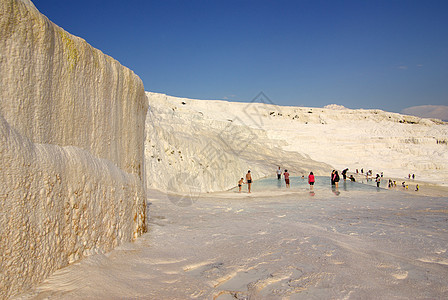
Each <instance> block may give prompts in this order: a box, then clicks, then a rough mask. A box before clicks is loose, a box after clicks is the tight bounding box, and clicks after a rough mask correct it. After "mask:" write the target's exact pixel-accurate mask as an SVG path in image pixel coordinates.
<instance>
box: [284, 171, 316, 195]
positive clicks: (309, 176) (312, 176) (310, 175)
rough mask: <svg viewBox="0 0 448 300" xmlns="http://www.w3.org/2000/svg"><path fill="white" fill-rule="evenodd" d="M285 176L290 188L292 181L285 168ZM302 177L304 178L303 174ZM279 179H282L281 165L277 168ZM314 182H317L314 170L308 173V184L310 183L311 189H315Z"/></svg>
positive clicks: (287, 185)
mask: <svg viewBox="0 0 448 300" xmlns="http://www.w3.org/2000/svg"><path fill="white" fill-rule="evenodd" d="M283 176H284V177H285V184H286V187H287V188H289V187H290V186H291V185H290V181H289V173H288V170H286V169H285V172H283ZM302 178H303V176H302ZM277 179H278V180H281V179H282V170H281V168H280V167H278V169H277ZM314 182H315V179H314V174H313V172H310V174H309V175H308V184H309V185H310V190H313V186H314Z"/></svg>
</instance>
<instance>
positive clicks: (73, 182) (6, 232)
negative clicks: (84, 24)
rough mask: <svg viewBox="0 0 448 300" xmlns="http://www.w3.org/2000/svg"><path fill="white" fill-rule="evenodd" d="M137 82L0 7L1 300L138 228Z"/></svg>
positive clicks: (84, 47)
mask: <svg viewBox="0 0 448 300" xmlns="http://www.w3.org/2000/svg"><path fill="white" fill-rule="evenodd" d="M147 108H148V105H147V98H146V96H145V92H144V88H143V84H142V82H141V80H140V79H139V78H138V77H137V76H136V75H135V74H134V73H133V72H132V71H131V70H129V69H127V68H125V67H123V66H122V65H120V64H119V63H118V62H117V61H116V60H114V59H113V58H111V57H109V56H106V55H104V54H103V53H102V52H101V51H99V50H97V49H94V48H92V47H91V46H90V45H88V44H87V43H86V42H85V41H84V40H82V39H80V38H78V37H75V36H72V35H70V34H69V33H67V32H66V31H64V30H63V29H62V28H60V27H58V26H56V25H55V24H53V23H52V22H50V21H49V20H48V19H47V18H46V17H45V16H43V15H42V14H40V13H39V11H38V10H37V9H36V8H35V7H34V5H33V4H32V3H31V2H29V1H26V0H0V137H1V141H0V236H1V238H0V283H1V284H0V298H7V297H10V296H13V295H16V294H18V293H20V291H23V290H24V289H26V288H28V287H30V286H31V285H34V284H36V283H38V282H40V281H42V280H43V279H44V278H45V277H46V276H47V275H49V274H51V273H52V272H53V271H55V270H56V269H58V268H61V267H63V266H65V265H67V264H69V263H70V262H73V261H76V260H77V259H79V258H81V257H83V256H85V255H88V254H90V253H95V252H103V251H108V250H110V249H112V248H113V247H115V246H117V245H119V244H120V243H122V242H125V241H130V240H132V239H133V238H135V237H136V236H138V235H140V234H142V233H143V232H144V231H145V230H146V227H145V211H146V207H145V200H146V199H145V190H146V188H145V184H144V182H145V174H144V136H145V133H144V130H145V117H146V111H147Z"/></svg>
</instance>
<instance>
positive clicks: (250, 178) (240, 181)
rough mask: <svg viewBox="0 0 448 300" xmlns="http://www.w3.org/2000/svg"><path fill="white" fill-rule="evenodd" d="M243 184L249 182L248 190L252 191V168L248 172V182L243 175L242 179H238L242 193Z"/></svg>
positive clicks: (239, 189)
mask: <svg viewBox="0 0 448 300" xmlns="http://www.w3.org/2000/svg"><path fill="white" fill-rule="evenodd" d="M243 184H247V191H248V193H250V189H251V187H252V174H250V170H249V171H247V174H246V182H244V178H243V177H241V179H240V180H239V181H238V191H239V192H240V193H241V188H242V186H243Z"/></svg>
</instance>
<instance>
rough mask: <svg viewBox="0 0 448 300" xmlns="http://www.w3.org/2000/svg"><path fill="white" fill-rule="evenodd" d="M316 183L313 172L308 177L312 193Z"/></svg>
mask: <svg viewBox="0 0 448 300" xmlns="http://www.w3.org/2000/svg"><path fill="white" fill-rule="evenodd" d="M314 181H315V179H314V174H313V172H310V175H308V183H309V185H310V191H312V190H313V188H314Z"/></svg>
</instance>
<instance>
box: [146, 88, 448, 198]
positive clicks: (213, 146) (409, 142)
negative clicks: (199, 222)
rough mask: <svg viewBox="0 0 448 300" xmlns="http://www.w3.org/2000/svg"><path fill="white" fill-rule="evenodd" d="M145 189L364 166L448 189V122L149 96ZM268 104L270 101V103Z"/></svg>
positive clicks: (220, 184)
mask: <svg viewBox="0 0 448 300" xmlns="http://www.w3.org/2000/svg"><path fill="white" fill-rule="evenodd" d="M147 95H148V99H149V105H150V110H149V112H148V115H147V121H146V126H147V136H146V143H147V145H146V149H145V151H146V167H147V170H148V176H147V178H148V181H147V184H148V186H151V187H153V188H157V189H161V190H167V191H172V192H189V193H193V194H194V193H195V192H212V191H221V190H225V189H229V188H231V187H234V186H236V184H237V181H238V180H239V179H240V178H241V177H244V175H245V174H246V172H247V170H248V169H251V172H252V174H253V177H254V179H257V178H260V177H265V176H275V171H276V169H277V166H281V168H282V170H284V169H288V170H289V173H290V174H291V176H302V175H305V176H307V175H308V174H309V172H310V171H313V172H314V173H315V174H317V175H326V176H329V174H330V172H331V170H332V169H336V170H340V171H341V170H343V169H344V168H349V171H350V172H355V171H356V169H359V171H360V170H361V169H362V168H363V169H364V170H365V172H367V170H373V172H375V173H381V172H384V174H385V176H390V177H394V178H405V177H407V176H408V174H409V173H410V174H415V175H416V176H417V179H419V180H424V181H427V182H433V183H437V184H441V185H448V146H447V141H448V124H447V123H445V122H442V121H440V120H432V119H424V118H419V117H413V116H406V115H401V114H397V113H391V112H385V111H381V110H363V109H357V110H352V109H343V107H340V106H335V105H333V106H329V107H328V108H316V107H314V108H312V107H287V106H278V105H273V104H271V103H255V102H254V103H238V102H228V101H219V100H194V99H186V98H178V97H172V96H167V95H163V94H157V93H150V92H148V93H147ZM266 102H269V101H266Z"/></svg>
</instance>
